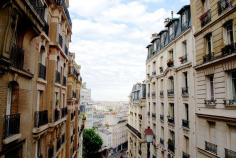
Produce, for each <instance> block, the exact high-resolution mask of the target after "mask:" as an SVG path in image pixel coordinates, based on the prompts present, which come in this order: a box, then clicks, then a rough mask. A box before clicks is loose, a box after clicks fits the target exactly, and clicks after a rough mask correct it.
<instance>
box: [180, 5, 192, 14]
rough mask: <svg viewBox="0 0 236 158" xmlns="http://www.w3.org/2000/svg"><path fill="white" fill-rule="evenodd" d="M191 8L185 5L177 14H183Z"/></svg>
mask: <svg viewBox="0 0 236 158" xmlns="http://www.w3.org/2000/svg"><path fill="white" fill-rule="evenodd" d="M189 8H190V5H185V6H183V7H182V8H181V9H180V10H179V11H178V12H177V14H182V13H183V12H184V11H185V10H186V9H189Z"/></svg>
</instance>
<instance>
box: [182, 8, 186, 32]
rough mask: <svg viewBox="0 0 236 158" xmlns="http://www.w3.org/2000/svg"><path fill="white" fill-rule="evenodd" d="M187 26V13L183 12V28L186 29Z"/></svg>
mask: <svg viewBox="0 0 236 158" xmlns="http://www.w3.org/2000/svg"><path fill="white" fill-rule="evenodd" d="M186 26H187V12H186V11H185V12H183V14H182V28H185V27H186Z"/></svg>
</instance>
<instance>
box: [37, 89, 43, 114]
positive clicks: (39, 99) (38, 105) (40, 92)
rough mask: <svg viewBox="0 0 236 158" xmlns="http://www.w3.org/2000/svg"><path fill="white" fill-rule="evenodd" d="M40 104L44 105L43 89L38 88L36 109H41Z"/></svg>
mask: <svg viewBox="0 0 236 158" xmlns="http://www.w3.org/2000/svg"><path fill="white" fill-rule="evenodd" d="M40 106H43V91H41V90H38V96H37V107H36V111H40Z"/></svg>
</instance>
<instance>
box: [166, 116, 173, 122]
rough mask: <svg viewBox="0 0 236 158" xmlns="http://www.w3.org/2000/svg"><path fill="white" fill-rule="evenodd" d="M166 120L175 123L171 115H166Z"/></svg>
mask: <svg viewBox="0 0 236 158" xmlns="http://www.w3.org/2000/svg"><path fill="white" fill-rule="evenodd" d="M167 118H168V122H169V123H171V124H175V118H174V117H173V116H167Z"/></svg>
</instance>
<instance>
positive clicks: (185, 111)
mask: <svg viewBox="0 0 236 158" xmlns="http://www.w3.org/2000/svg"><path fill="white" fill-rule="evenodd" d="M184 118H185V120H189V108H188V104H184Z"/></svg>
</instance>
